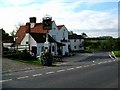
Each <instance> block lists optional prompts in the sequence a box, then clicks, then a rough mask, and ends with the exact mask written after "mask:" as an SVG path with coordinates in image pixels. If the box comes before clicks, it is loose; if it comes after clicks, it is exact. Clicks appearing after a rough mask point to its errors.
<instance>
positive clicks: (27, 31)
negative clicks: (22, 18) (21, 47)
mask: <svg viewBox="0 0 120 90" xmlns="http://www.w3.org/2000/svg"><path fill="white" fill-rule="evenodd" d="M26 26H27V29H26V33H30V23H29V22H28V23H26Z"/></svg>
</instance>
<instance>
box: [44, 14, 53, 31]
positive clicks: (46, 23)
mask: <svg viewBox="0 0 120 90" xmlns="http://www.w3.org/2000/svg"><path fill="white" fill-rule="evenodd" d="M51 20H52V17H51V16H48V15H46V16H45V17H43V21H42V23H43V29H44V30H51V29H52V21H51Z"/></svg>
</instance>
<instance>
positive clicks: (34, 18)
mask: <svg viewBox="0 0 120 90" xmlns="http://www.w3.org/2000/svg"><path fill="white" fill-rule="evenodd" d="M29 19H30V28H33V27H34V26H35V24H36V17H30V18H29Z"/></svg>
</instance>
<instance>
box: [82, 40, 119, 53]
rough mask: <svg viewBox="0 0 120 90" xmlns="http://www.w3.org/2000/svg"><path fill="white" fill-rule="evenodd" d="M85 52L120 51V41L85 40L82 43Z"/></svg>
mask: <svg viewBox="0 0 120 90" xmlns="http://www.w3.org/2000/svg"><path fill="white" fill-rule="evenodd" d="M84 46H85V50H86V51H112V50H120V39H119V38H117V39H110V40H86V41H85V42H84Z"/></svg>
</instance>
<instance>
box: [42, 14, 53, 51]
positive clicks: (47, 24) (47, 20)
mask: <svg viewBox="0 0 120 90" xmlns="http://www.w3.org/2000/svg"><path fill="white" fill-rule="evenodd" d="M51 20H52V17H51V16H49V15H46V16H44V17H43V29H44V30H47V33H46V41H45V43H44V47H45V51H47V52H48V51H49V41H48V30H51V29H52V21H51Z"/></svg>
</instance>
